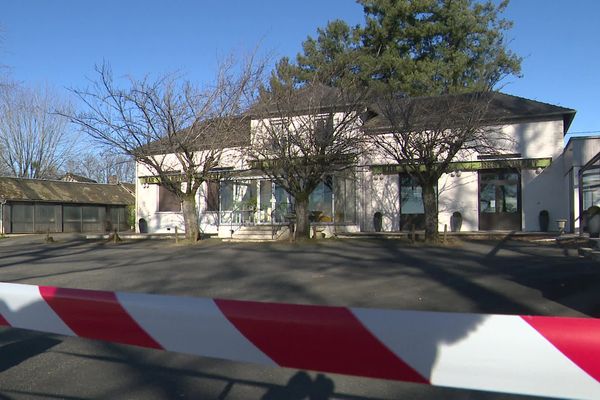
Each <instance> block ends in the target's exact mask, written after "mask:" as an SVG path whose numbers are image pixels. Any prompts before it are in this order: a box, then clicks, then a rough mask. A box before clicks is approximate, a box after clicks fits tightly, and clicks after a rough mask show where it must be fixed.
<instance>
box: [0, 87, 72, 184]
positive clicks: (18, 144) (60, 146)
mask: <svg viewBox="0 0 600 400" xmlns="http://www.w3.org/2000/svg"><path fill="white" fill-rule="evenodd" d="M58 109H60V110H68V109H69V105H68V104H67V103H66V102H64V101H62V100H60V99H59V98H58V97H57V96H56V95H55V94H53V93H52V92H51V91H50V90H48V89H39V90H32V89H27V88H23V87H20V86H16V85H10V86H6V87H5V90H2V91H1V92H0V165H1V166H2V168H3V169H4V170H5V171H7V172H8V173H9V174H11V175H14V176H17V177H22V178H54V177H56V176H57V174H58V173H59V170H60V169H61V167H62V165H63V163H64V162H65V160H66V159H68V158H69V157H70V154H71V151H72V149H73V146H74V143H75V138H74V137H73V136H72V135H71V134H70V133H69V132H68V130H67V127H68V119H66V118H64V117H63V116H61V115H59V114H57V113H56V111H57V110H58Z"/></svg>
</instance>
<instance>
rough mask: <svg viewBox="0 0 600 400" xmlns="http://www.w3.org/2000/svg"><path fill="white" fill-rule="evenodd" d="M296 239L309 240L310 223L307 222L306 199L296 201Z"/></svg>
mask: <svg viewBox="0 0 600 400" xmlns="http://www.w3.org/2000/svg"><path fill="white" fill-rule="evenodd" d="M296 238H297V239H308V238H310V223H309V221H308V199H302V200H299V199H296Z"/></svg>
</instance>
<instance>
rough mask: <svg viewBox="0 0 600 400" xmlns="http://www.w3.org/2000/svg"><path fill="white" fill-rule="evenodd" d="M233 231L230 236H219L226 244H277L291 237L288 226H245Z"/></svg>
mask: <svg viewBox="0 0 600 400" xmlns="http://www.w3.org/2000/svg"><path fill="white" fill-rule="evenodd" d="M232 230H233V233H231V231H229V232H228V233H230V234H229V235H228V236H222V235H219V236H221V238H222V240H223V241H224V242H275V241H278V240H286V239H289V236H290V230H289V227H288V226H287V225H243V226H240V227H236V229H232Z"/></svg>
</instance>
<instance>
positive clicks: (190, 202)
mask: <svg viewBox="0 0 600 400" xmlns="http://www.w3.org/2000/svg"><path fill="white" fill-rule="evenodd" d="M182 210H183V223H184V225H185V237H186V238H187V239H188V240H189V241H190V242H191V243H195V242H196V241H197V240H198V239H199V238H200V225H199V224H198V211H197V210H196V196H185V197H184V198H183V203H182Z"/></svg>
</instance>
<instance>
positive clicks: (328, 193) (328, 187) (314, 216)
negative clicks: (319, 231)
mask: <svg viewBox="0 0 600 400" xmlns="http://www.w3.org/2000/svg"><path fill="white" fill-rule="evenodd" d="M332 186H333V180H332V178H331V177H327V179H325V182H321V183H319V186H317V188H316V189H315V190H313V192H312V193H311V194H310V197H309V199H308V209H309V211H310V219H311V221H315V222H332V221H333V207H332V200H333V196H332V194H333V188H332Z"/></svg>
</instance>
